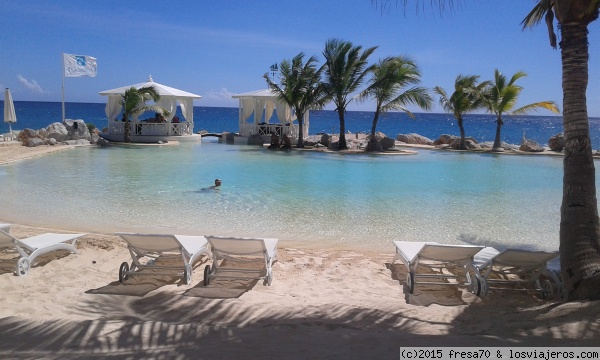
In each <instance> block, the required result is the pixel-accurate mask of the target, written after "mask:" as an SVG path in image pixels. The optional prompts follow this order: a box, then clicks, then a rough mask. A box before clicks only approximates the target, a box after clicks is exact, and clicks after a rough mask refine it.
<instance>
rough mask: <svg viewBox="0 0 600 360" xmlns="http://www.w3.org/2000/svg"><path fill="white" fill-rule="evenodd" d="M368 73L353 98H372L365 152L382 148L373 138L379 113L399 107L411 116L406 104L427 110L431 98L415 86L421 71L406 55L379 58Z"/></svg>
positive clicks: (423, 90) (423, 89) (419, 78)
mask: <svg viewBox="0 0 600 360" xmlns="http://www.w3.org/2000/svg"><path fill="white" fill-rule="evenodd" d="M371 75H372V76H371V79H370V80H369V82H368V86H367V88H366V89H365V90H363V91H362V92H361V93H360V94H359V96H358V98H357V99H358V100H359V101H364V100H366V99H369V98H372V99H373V100H375V113H374V115H373V126H372V127H371V135H370V137H369V143H368V144H367V148H366V151H382V150H383V149H382V148H381V144H380V143H379V142H378V141H377V139H376V138H375V132H376V128H377V121H378V119H379V114H381V113H385V112H388V111H390V110H401V111H404V112H405V113H407V114H408V115H409V116H410V117H411V118H413V119H414V117H415V116H414V115H413V113H412V112H410V111H409V110H408V109H407V108H406V106H407V105H416V106H418V107H420V108H421V109H423V110H429V109H430V108H431V105H432V102H433V99H432V98H431V95H429V93H428V91H427V89H426V88H424V87H421V86H416V85H417V84H419V83H420V82H421V72H420V71H419V68H418V67H417V65H416V64H415V62H414V61H413V60H412V59H411V58H409V57H407V56H395V57H387V58H385V59H382V60H379V62H378V63H377V64H375V65H373V66H372V67H371ZM411 85H413V86H411ZM403 90H404V91H403Z"/></svg>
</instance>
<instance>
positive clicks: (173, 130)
mask: <svg viewBox="0 0 600 360" xmlns="http://www.w3.org/2000/svg"><path fill="white" fill-rule="evenodd" d="M108 125H109V126H108V133H109V134H123V133H124V131H125V123H123V122H121V121H111V122H109V124H108ZM130 126H131V135H141V136H144V135H147V136H171V135H192V131H193V130H192V129H193V128H194V124H193V123H190V122H187V121H186V122H181V123H145V122H131V123H130Z"/></svg>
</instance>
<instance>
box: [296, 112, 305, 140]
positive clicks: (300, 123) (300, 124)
mask: <svg viewBox="0 0 600 360" xmlns="http://www.w3.org/2000/svg"><path fill="white" fill-rule="evenodd" d="M296 115H297V116H298V143H297V144H296V147H297V148H303V147H304V132H303V131H302V128H303V125H304V113H299V112H296Z"/></svg>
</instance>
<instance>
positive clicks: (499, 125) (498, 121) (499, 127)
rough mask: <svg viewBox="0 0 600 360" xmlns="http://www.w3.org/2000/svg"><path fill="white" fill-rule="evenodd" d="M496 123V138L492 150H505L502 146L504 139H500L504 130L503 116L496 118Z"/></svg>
mask: <svg viewBox="0 0 600 360" xmlns="http://www.w3.org/2000/svg"><path fill="white" fill-rule="evenodd" d="M496 124H497V125H496V138H495V139H494V145H493V146H492V151H504V149H503V148H502V141H501V140H500V132H501V131H502V125H503V124H504V122H503V121H502V118H501V117H500V116H498V119H496Z"/></svg>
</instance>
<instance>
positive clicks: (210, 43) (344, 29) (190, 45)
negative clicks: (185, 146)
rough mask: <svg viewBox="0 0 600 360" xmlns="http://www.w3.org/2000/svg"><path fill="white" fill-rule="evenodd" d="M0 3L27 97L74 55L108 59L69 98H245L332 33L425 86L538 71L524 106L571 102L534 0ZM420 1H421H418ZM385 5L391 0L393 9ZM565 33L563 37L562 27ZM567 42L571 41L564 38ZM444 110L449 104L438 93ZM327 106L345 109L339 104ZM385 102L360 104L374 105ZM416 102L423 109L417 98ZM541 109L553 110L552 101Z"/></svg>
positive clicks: (598, 37)
mask: <svg viewBox="0 0 600 360" xmlns="http://www.w3.org/2000/svg"><path fill="white" fill-rule="evenodd" d="M408 2H409V4H408V5H407V7H406V8H405V7H404V6H403V2H402V1H395V0H390V1H387V2H385V1H384V2H381V1H380V2H378V3H376V4H374V3H373V2H372V1H371V0H303V1H300V0H296V1H292V0H278V1H267V0H252V1H248V0H226V1H204V0H194V1H192V0H178V1H162V0H147V1H143V2H142V1H122V0H120V1H113V0H103V1H72V0H61V1H53V0H48V1H41V0H28V1H17V0H14V1H9V0H0V13H1V14H3V17H2V18H3V20H2V22H1V23H0V26H1V27H2V35H1V36H0V86H1V87H2V88H5V87H8V88H10V89H11V92H12V95H13V99H14V100H15V101H19V100H22V101H57V102H60V101H61V87H62V83H63V78H62V57H61V54H62V53H69V54H77V55H89V56H93V57H95V58H96V59H97V64H98V74H97V77H94V78H91V77H79V78H65V79H64V92H65V101H67V102H92V103H102V102H104V101H105V98H103V97H102V96H100V95H98V93H99V92H100V91H103V90H108V89H113V88H117V87H121V86H126V85H131V84H136V83H140V82H144V81H146V80H147V79H148V76H150V75H151V76H152V78H153V79H154V81H155V82H158V83H161V84H164V85H168V86H171V87H175V88H178V89H181V90H185V91H188V92H191V93H195V94H198V95H201V96H202V99H200V100H197V101H195V102H194V105H196V106H226V107H237V106H238V103H237V100H235V99H232V98H231V95H233V94H237V93H244V92H249V91H254V90H260V89H265V88H267V85H266V82H265V80H264V78H263V74H265V73H267V72H269V67H270V66H271V65H272V64H274V63H280V62H281V61H282V60H284V59H291V58H293V57H294V56H296V55H297V54H298V53H300V52H303V53H304V54H306V56H307V57H309V56H315V57H317V59H318V60H319V62H320V63H321V64H322V63H323V56H322V52H323V48H324V45H325V42H326V41H327V40H328V39H332V38H336V39H341V40H344V41H350V42H352V43H353V44H354V45H361V46H363V47H364V48H368V47H371V46H378V48H377V50H376V51H375V52H374V54H373V55H372V56H371V57H370V62H371V63H375V62H376V61H378V60H379V59H380V58H385V57H388V56H394V55H407V56H410V57H411V58H412V59H413V60H414V61H415V62H416V64H417V65H418V66H419V68H420V70H421V73H422V85H423V86H425V87H427V88H430V89H431V88H433V87H434V86H441V87H443V88H445V89H447V90H448V91H449V92H451V91H452V89H453V85H454V80H455V78H456V76H457V75H459V74H462V75H479V76H480V80H488V79H492V78H493V75H494V70H495V69H499V70H500V71H501V72H502V73H503V74H505V75H506V76H507V77H510V76H512V75H513V74H514V73H516V72H517V71H523V72H525V73H526V74H527V75H528V76H527V77H525V78H522V79H519V81H518V82H517V84H519V85H521V86H522V87H523V88H524V90H523V91H522V93H521V96H520V97H519V102H518V103H517V106H523V105H526V104H529V103H532V102H537V101H543V100H551V101H555V102H556V103H557V104H558V105H559V108H560V109H562V87H561V76H562V75H561V60H560V50H554V49H552V48H551V47H550V45H549V41H548V35H547V31H546V27H545V25H544V24H541V25H538V26H537V27H535V28H533V29H527V30H524V31H523V30H522V29H521V26H520V22H521V20H522V19H523V18H524V17H525V15H526V14H527V13H528V12H529V11H530V10H531V9H532V8H533V6H534V5H535V3H536V1H534V0H502V1H499V0H463V1H456V0H455V1H454V2H453V4H454V6H453V8H447V9H446V10H445V11H443V12H441V13H440V11H439V10H438V8H437V7H435V6H432V5H431V2H430V1H429V0H420V1H416V0H409V1H408ZM417 3H419V4H420V5H419V6H417V5H416V4H417ZM381 4H387V5H388V6H387V8H386V9H383V10H382V9H381ZM599 27H600V20H599V21H596V22H595V23H592V24H590V26H589V30H590V36H589V43H590V49H589V51H590V61H589V85H588V92H587V103H588V112H589V115H590V116H595V117H598V116H600V56H598V55H600V51H599V50H598V49H599V48H600V31H599ZM556 31H557V34H558V30H556ZM559 41H560V38H559ZM434 99H435V107H434V109H433V110H432V111H433V112H443V109H442V108H441V107H440V106H439V104H438V97H437V95H434ZM327 109H333V106H332V105H329V106H328V107H327ZM373 109H374V105H373V102H370V101H367V102H363V103H354V102H353V103H352V104H351V105H350V106H349V107H348V110H364V111H372V110H373ZM410 109H411V110H413V111H420V110H418V109H417V108H414V107H411V108H410ZM537 114H539V115H550V113H549V112H547V111H545V110H540V111H539V112H538V113H537Z"/></svg>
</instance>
